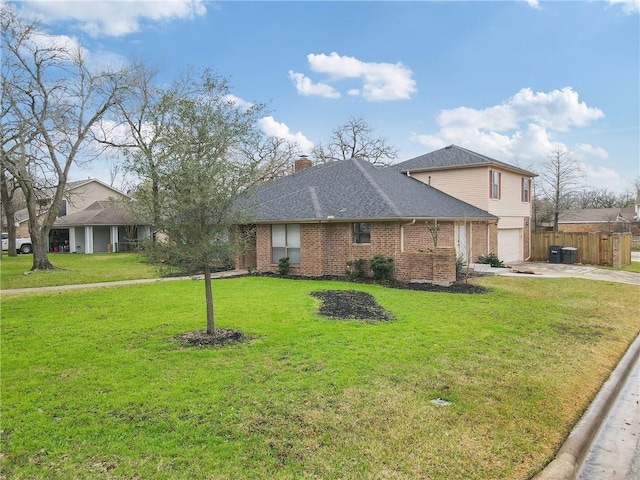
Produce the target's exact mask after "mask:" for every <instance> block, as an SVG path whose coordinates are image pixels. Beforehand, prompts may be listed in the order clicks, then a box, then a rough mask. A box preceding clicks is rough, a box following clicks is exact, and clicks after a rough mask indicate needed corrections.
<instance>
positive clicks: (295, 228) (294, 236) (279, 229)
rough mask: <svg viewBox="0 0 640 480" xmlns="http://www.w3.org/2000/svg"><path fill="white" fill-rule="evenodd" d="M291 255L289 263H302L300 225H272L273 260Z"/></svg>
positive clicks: (274, 261) (276, 261)
mask: <svg viewBox="0 0 640 480" xmlns="http://www.w3.org/2000/svg"><path fill="white" fill-rule="evenodd" d="M284 257H289V263H291V264H293V265H297V264H299V263H300V225H297V224H287V225H272V226H271V261H272V262H273V263H278V260H280V259H281V258H284Z"/></svg>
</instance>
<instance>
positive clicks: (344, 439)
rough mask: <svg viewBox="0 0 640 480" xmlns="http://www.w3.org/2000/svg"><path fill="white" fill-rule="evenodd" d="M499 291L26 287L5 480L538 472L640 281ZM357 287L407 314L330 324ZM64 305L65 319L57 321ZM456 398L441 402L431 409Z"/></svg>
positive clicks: (9, 396) (319, 285)
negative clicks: (228, 343)
mask: <svg viewBox="0 0 640 480" xmlns="http://www.w3.org/2000/svg"><path fill="white" fill-rule="evenodd" d="M478 281H479V282H480V283H482V284H483V285H485V286H488V287H490V288H491V292H490V293H489V294H487V295H452V294H443V293H426V292H415V291H403V290H395V289H388V288H383V287H379V286H376V285H360V284H352V283H343V282H319V281H318V282H315V281H295V280H283V279H277V278H261V277H244V278H236V279H227V280H216V281H214V287H213V288H214V298H215V305H216V313H217V317H216V318H217V322H218V326H221V327H231V328H236V329H240V330H242V331H243V332H245V333H247V334H249V335H251V336H252V337H253V341H252V342H251V343H248V344H241V345H237V346H234V347H226V348H222V349H217V350H212V349H189V348H184V347H182V346H181V345H180V344H179V343H178V342H176V341H175V340H173V338H174V337H175V336H176V335H177V334H179V333H181V332H184V331H187V330H191V329H198V328H203V327H204V301H203V297H204V296H203V292H202V290H203V283H202V282H200V281H175V282H169V283H157V284H147V285H136V286H130V287H110V288H103V289H96V290H81V291H69V292H58V293H55V294H53V293H34V294H29V295H11V294H5V295H3V296H2V299H1V307H2V336H1V347H2V378H1V384H0V386H1V387H2V388H1V399H2V405H3V418H2V431H3V441H2V452H3V454H2V462H3V464H2V472H3V474H4V475H6V478H12V479H26V478H29V479H33V478H42V479H44V478H46V479H66V478H112V479H124V478H154V479H174V478H216V479H245V478H246V479H262V478H264V479H267V478H269V479H271V478H275V479H289V478H323V479H325V478H326V479H337V478H341V479H365V478H376V479H378V478H394V479H404V478H406V479H414V478H433V479H440V478H446V479H454V480H455V479H525V478H530V476H531V475H532V474H533V473H534V472H535V471H537V470H539V469H540V468H542V467H543V466H544V464H545V463H546V462H548V461H549V460H550V459H551V458H552V455H553V453H554V451H555V450H556V449H557V448H558V447H559V445H560V444H561V443H562V441H563V439H564V437H565V436H566V435H567V434H568V432H569V431H570V429H571V427H572V425H573V424H574V423H575V421H576V420H577V419H578V418H579V417H580V415H581V413H582V412H583V411H584V409H585V408H586V407H587V406H588V404H589V402H590V400H591V399H592V398H593V396H594V395H595V393H596V391H597V389H598V388H599V386H600V385H601V384H602V382H603V381H604V379H605V378H606V377H607V375H608V374H609V372H610V371H611V370H612V369H613V367H614V366H615V364H616V362H617V361H618V360H619V358H620V356H621V355H622V354H623V352H624V350H625V349H626V347H627V346H628V345H629V343H630V342H631V341H632V340H633V338H634V337H635V336H636V335H637V334H638V332H639V330H640V321H639V320H638V319H637V316H636V315H635V312H637V311H639V310H640V299H639V298H638V295H637V287H636V286H632V285H621V284H613V283H608V282H589V281H586V280H577V279H529V278H527V279H517V278H501V277H492V278H489V277H487V278H482V279H479V280H478ZM321 289H357V290H361V291H366V292H368V293H370V294H372V295H374V296H375V298H376V299H377V301H378V302H379V303H380V304H381V305H382V306H383V307H385V308H386V309H387V310H389V311H390V312H391V313H392V314H393V315H394V318H395V320H394V321H392V322H389V323H380V324H372V323H360V322H357V321H335V320H327V319H323V318H320V317H318V316H317V314H316V312H317V308H318V302H317V300H315V299H314V298H313V297H311V296H310V295H309V293H310V292H312V291H315V290H321ZM52 312H55V313H52ZM436 398H442V399H445V400H448V401H450V402H452V405H451V406H449V407H439V406H436V405H434V404H433V403H431V400H432V399H436Z"/></svg>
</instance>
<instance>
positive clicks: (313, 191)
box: [309, 186, 323, 218]
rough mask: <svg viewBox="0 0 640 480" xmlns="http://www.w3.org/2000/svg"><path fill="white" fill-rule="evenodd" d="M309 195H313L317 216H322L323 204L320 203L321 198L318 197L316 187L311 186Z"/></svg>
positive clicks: (312, 202) (312, 201) (314, 209)
mask: <svg viewBox="0 0 640 480" xmlns="http://www.w3.org/2000/svg"><path fill="white" fill-rule="evenodd" d="M309 195H311V204H312V205H313V211H314V213H315V214H316V217H318V218H322V217H323V215H322V206H321V205H320V199H319V198H318V192H317V190H316V187H314V186H311V187H309Z"/></svg>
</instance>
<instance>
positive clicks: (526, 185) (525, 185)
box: [522, 177, 531, 203]
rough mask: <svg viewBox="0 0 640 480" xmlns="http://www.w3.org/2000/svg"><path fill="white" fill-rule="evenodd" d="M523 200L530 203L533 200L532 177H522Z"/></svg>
mask: <svg viewBox="0 0 640 480" xmlns="http://www.w3.org/2000/svg"><path fill="white" fill-rule="evenodd" d="M522 201H523V202H525V203H529V202H530V201H531V179H530V178H527V177H523V178H522Z"/></svg>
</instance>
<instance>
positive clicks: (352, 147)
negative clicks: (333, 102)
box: [313, 117, 398, 165]
mask: <svg viewBox="0 0 640 480" xmlns="http://www.w3.org/2000/svg"><path fill="white" fill-rule="evenodd" d="M313 157H314V159H315V160H316V161H318V162H320V163H325V162H331V161H335V160H349V159H351V158H362V159H364V160H367V161H368V162H371V163H374V164H379V165H389V164H390V163H392V162H393V160H395V159H396V158H397V157H398V150H397V149H396V148H395V147H393V146H391V145H389V143H387V140H386V139H385V138H383V137H378V136H376V135H375V133H374V129H373V127H372V126H371V125H369V124H368V123H367V122H366V121H365V119H364V118H362V117H358V118H356V117H350V118H349V119H348V120H347V122H346V123H344V124H343V125H339V126H338V127H336V128H334V129H333V131H332V132H331V135H330V136H329V141H328V143H326V144H324V145H323V144H322V143H319V144H317V145H316V146H315V147H314V149H313Z"/></svg>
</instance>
